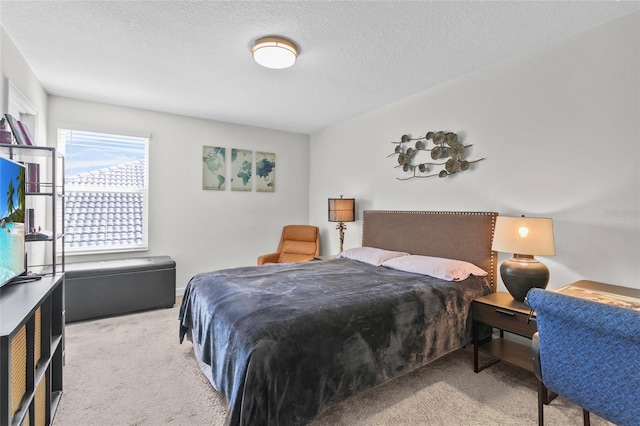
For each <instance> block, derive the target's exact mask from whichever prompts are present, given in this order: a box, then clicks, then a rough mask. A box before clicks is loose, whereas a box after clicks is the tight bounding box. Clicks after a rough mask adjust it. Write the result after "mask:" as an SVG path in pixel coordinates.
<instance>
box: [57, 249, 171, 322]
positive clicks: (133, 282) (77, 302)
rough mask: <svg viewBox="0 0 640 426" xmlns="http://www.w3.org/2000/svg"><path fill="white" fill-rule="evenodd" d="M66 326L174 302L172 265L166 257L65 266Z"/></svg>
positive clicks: (168, 305) (163, 306) (78, 263)
mask: <svg viewBox="0 0 640 426" xmlns="http://www.w3.org/2000/svg"><path fill="white" fill-rule="evenodd" d="M65 299H66V300H65V302H66V308H65V310H66V315H65V318H66V322H71V321H79V320H85V319H92V318H101V317H107V316H112V315H119V314H124V313H130V312H137V311H144V310H148V309H157V308H171V307H172V306H173V305H174V303H175V299H176V263H175V262H174V261H173V259H171V257H169V256H153V257H140V258H132V259H118V260H105V261H98V262H77V263H68V264H67V265H66V267H65Z"/></svg>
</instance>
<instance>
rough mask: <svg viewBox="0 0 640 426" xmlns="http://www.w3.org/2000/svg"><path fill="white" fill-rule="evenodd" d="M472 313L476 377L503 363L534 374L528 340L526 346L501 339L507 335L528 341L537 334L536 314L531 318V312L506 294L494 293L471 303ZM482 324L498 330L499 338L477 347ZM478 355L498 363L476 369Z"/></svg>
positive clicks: (512, 340) (479, 344)
mask: <svg viewBox="0 0 640 426" xmlns="http://www.w3.org/2000/svg"><path fill="white" fill-rule="evenodd" d="M471 312H472V316H473V371H475V372H476V373H477V372H479V371H481V370H482V369H484V368H486V367H488V366H490V365H492V364H494V363H496V362H498V361H500V360H503V361H506V362H508V363H511V364H514V365H517V366H518V367H522V368H524V369H526V370H529V371H531V372H533V361H532V354H531V345H530V344H528V345H527V344H526V342H528V341H529V340H527V341H525V343H519V342H517V341H515V340H514V339H508V338H505V336H504V332H505V331H506V332H508V333H513V334H517V335H519V336H522V337H526V338H527V339H531V337H532V336H533V334H534V333H535V332H536V331H537V328H536V321H535V313H534V314H533V315H531V318H530V317H529V316H530V314H531V309H530V308H529V307H528V306H527V305H525V304H524V303H522V302H518V301H517V300H514V299H513V297H511V295H510V294H509V293H505V292H497V293H492V294H489V295H487V296H483V297H479V298H477V299H475V300H474V301H473V302H472V303H471ZM481 324H486V325H490V326H492V327H495V328H498V329H500V338H499V339H491V340H489V341H487V342H484V343H479V342H478V327H479V326H480V325H481ZM521 340H524V339H521ZM478 351H480V352H483V353H487V354H490V355H493V356H494V357H496V358H498V359H496V360H495V361H493V362H491V363H489V364H486V365H484V366H482V367H479V366H478Z"/></svg>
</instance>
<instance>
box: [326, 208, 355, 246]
mask: <svg viewBox="0 0 640 426" xmlns="http://www.w3.org/2000/svg"><path fill="white" fill-rule="evenodd" d="M355 220H356V200H355V199H354V198H342V195H341V196H340V198H329V222H338V225H337V226H336V229H337V230H338V231H339V233H340V251H339V253H342V247H343V243H344V231H345V229H347V225H345V222H355Z"/></svg>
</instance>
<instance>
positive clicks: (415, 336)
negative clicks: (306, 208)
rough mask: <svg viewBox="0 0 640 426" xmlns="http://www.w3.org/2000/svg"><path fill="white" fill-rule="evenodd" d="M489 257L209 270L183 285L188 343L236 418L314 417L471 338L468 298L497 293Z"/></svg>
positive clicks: (297, 421)
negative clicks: (441, 275) (456, 273)
mask: <svg viewBox="0 0 640 426" xmlns="http://www.w3.org/2000/svg"><path fill="white" fill-rule="evenodd" d="M366 213H367V212H365V218H366V217H367V216H366ZM394 213H398V212H394ZM494 217H495V215H494V216H492V218H494ZM409 219H410V220H413V217H409ZM423 219H424V218H421V220H423ZM447 220H449V218H447ZM492 220H493V219H490V223H492ZM365 222H366V221H365ZM370 222H371V223H375V220H373V219H371V220H370ZM363 226H364V229H365V231H364V232H366V225H363ZM438 227H440V225H439V226H438ZM475 228H476V225H472V226H470V228H469V229H475ZM490 228H491V229H490V230H489V237H488V238H489V240H488V243H487V242H486V241H485V242H483V243H482V245H483V246H486V245H487V244H488V246H489V247H490V244H491V236H492V225H491V226H490ZM410 232H411V235H414V234H415V231H413V230H410ZM473 232H475V231H473ZM447 235H451V230H449V231H448V233H447ZM366 241H367V239H366V238H364V237H363V243H366ZM377 243H378V244H379V242H377ZM399 248H400V247H398V246H395V245H394V244H389V245H388V249H390V250H397V249H399ZM485 248H486V247H485ZM489 252H490V249H489ZM424 254H425V255H429V254H431V253H429V252H428V251H426V252H424ZM465 257H468V256H465ZM463 258H464V257H463ZM469 260H471V261H473V260H474V259H472V258H469ZM493 263H494V259H493V258H491V260H490V262H489V263H485V264H482V263H478V262H476V264H478V265H480V266H482V267H483V268H485V270H487V271H490V272H491V273H490V274H489V275H487V276H486V277H476V276H471V277H469V278H468V279H466V280H464V281H443V280H440V279H436V278H432V277H429V276H425V275H419V274H414V273H408V272H402V271H398V270H395V269H390V268H386V267H384V266H373V265H370V264H367V263H362V262H358V261H356V260H351V259H334V260H325V261H312V262H303V263H291V264H276V265H269V266H250V267H240V268H233V269H225V270H219V271H213V272H207V273H201V274H198V275H196V276H194V277H193V278H192V279H191V281H190V282H189V283H188V285H187V288H186V291H185V295H184V298H183V301H182V305H181V308H180V340H181V341H182V340H183V339H184V337H185V336H186V337H187V338H188V339H189V340H191V341H192V342H193V346H194V352H195V354H196V358H197V359H198V361H199V363H200V366H201V368H202V370H203V372H204V373H205V375H206V376H207V377H208V379H209V381H210V382H211V383H212V385H213V386H214V387H215V388H216V389H217V390H218V391H219V392H222V393H223V394H224V395H225V396H226V397H227V399H228V401H229V412H228V416H227V423H228V424H230V425H303V424H308V423H310V422H311V421H312V420H313V419H314V418H316V417H317V416H318V415H319V414H320V413H321V412H322V410H323V409H325V408H326V407H328V406H329V405H331V404H334V403H336V402H338V401H341V400H344V399H346V398H347V397H349V396H351V395H354V394H356V393H358V392H361V391H363V390H365V389H368V388H371V387H373V386H376V385H379V384H381V383H384V382H386V381H388V380H390V379H392V378H394V377H398V376H400V375H403V374H405V373H408V372H410V371H412V370H414V369H416V368H418V367H420V366H423V365H425V364H427V363H429V362H431V361H433V360H435V359H437V358H439V357H441V356H443V355H445V354H447V353H449V352H451V351H454V350H456V349H459V348H461V347H462V346H463V345H465V344H466V343H468V342H469V341H470V340H471V329H472V327H471V326H472V324H471V317H470V305H471V301H472V300H473V299H474V298H476V297H479V296H482V295H485V294H488V293H490V292H492V291H493V287H492V286H493V282H492V280H493V277H494V273H495V271H492V270H491V269H490V267H489V266H491V265H493Z"/></svg>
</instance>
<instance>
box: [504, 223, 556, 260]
mask: <svg viewBox="0 0 640 426" xmlns="http://www.w3.org/2000/svg"><path fill="white" fill-rule="evenodd" d="M491 249H492V250H495V251H501V252H507V253H514V254H524V255H531V256H537V255H539V256H555V254H556V248H555V243H554V241H553V221H552V220H551V219H550V218H543V217H505V216H498V218H497V219H496V226H495V230H494V233H493V244H492V245H491Z"/></svg>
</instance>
